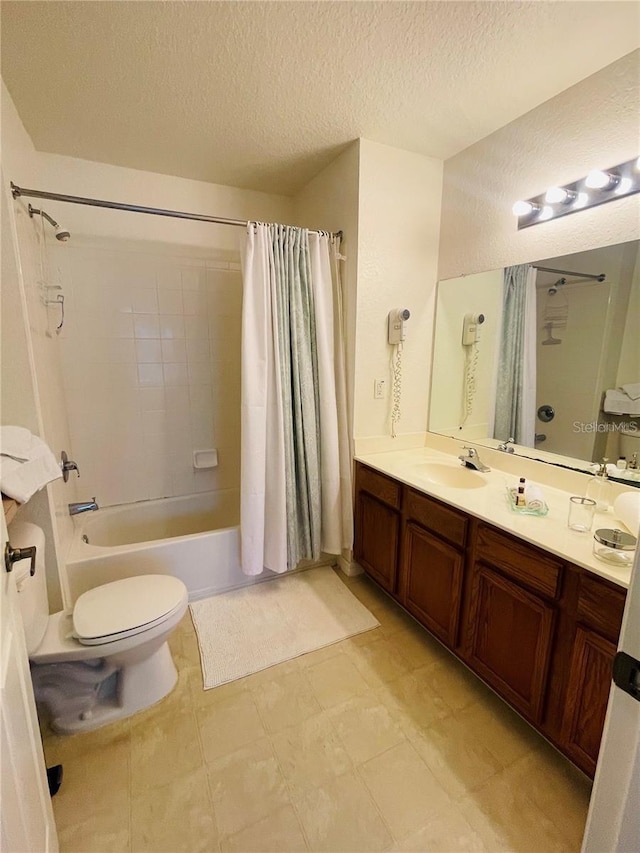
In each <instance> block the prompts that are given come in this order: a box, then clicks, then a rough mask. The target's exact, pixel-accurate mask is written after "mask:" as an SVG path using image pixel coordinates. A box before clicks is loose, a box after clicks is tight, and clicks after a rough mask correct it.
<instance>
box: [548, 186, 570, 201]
mask: <svg viewBox="0 0 640 853" xmlns="http://www.w3.org/2000/svg"><path fill="white" fill-rule="evenodd" d="M575 197H576V194H575V193H572V192H571V191H570V190H565V189H564V188H563V187H549V189H548V190H547V192H546V194H545V197H544V200H545V201H546V202H548V203H549V204H558V203H559V202H561V201H563V202H567V201H571V199H572V198H575Z"/></svg>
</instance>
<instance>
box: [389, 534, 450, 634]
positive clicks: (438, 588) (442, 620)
mask: <svg viewBox="0 0 640 853" xmlns="http://www.w3.org/2000/svg"><path fill="white" fill-rule="evenodd" d="M404 565H405V577H406V590H407V591H406V601H405V605H406V608H407V610H408V611H409V612H410V613H411V614H413V616H415V617H416V618H417V619H419V620H420V622H422V624H423V625H425V626H426V627H427V628H428V629H429V630H430V631H432V632H433V633H434V634H435V635H436V637H438V638H439V639H440V640H442V641H443V642H444V643H446V644H447V645H448V646H450V647H451V648H453V647H454V646H455V645H456V642H457V639H458V620H459V616H460V603H461V594H462V575H463V569H464V561H463V558H462V554H461V553H460V552H459V551H457V550H456V549H455V548H452V547H451V545H447V544H446V543H445V542H442V541H440V540H439V539H437V538H436V537H435V536H432V535H431V534H430V533H428V532H427V531H426V530H425V529H424V528H423V527H420V526H419V525H417V524H413V523H412V522H409V523H408V524H407V526H406V528H405V540H404Z"/></svg>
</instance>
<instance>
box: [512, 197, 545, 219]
mask: <svg viewBox="0 0 640 853" xmlns="http://www.w3.org/2000/svg"><path fill="white" fill-rule="evenodd" d="M534 210H540V205H539V204H534V203H533V202H531V201H517V202H516V203H515V204H514V205H513V207H512V208H511V211H512V213H513V215H514V216H528V215H529V214H530V213H533V212H534Z"/></svg>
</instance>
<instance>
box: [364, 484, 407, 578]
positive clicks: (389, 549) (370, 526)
mask: <svg viewBox="0 0 640 853" xmlns="http://www.w3.org/2000/svg"><path fill="white" fill-rule="evenodd" d="M399 535H400V516H399V515H398V513H397V512H394V510H392V509H390V508H389V507H388V506H386V505H385V504H383V503H381V502H380V501H379V500H377V499H376V498H374V497H373V496H372V495H370V494H369V493H368V492H364V491H360V492H358V508H357V513H356V549H355V555H356V559H357V560H358V562H360V563H361V564H362V567H363V569H364V570H365V571H366V572H367V574H370V575H371V577H372V578H373V579H374V580H376V581H378V583H379V584H380V586H381V587H383V589H386V590H387V592H391V593H394V592H395V591H396V582H397V577H398V563H397V561H398V538H399Z"/></svg>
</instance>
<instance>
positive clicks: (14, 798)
mask: <svg viewBox="0 0 640 853" xmlns="http://www.w3.org/2000/svg"><path fill="white" fill-rule="evenodd" d="M0 533H1V534H2V535H1V539H0V542H1V543H2V552H3V559H2V565H1V566H0V573H1V575H2V581H1V582H0V632H1V633H0V690H1V693H0V734H1V738H2V740H1V750H2V752H1V754H2V764H1V769H0V784H1V787H2V803H1V805H0V819H1V823H2V830H1V835H0V850H1V851H2V853H25V851H28V853H49V851H51V853H55V851H57V850H58V839H57V836H56V829H55V823H54V820H53V810H52V808H51V797H50V796H49V786H48V783H47V774H46V768H45V763H44V755H43V752H42V741H41V739H40V730H39V728H38V717H37V714H36V706H35V701H34V698H33V688H32V686H31V676H30V674H29V661H28V659H27V649H26V645H25V639H24V632H23V629H22V621H21V616H20V611H19V608H18V602H17V595H18V592H17V589H16V585H15V581H14V574H13V573H9V572H7V571H5V566H4V545H5V542H6V541H7V528H6V525H5V520H4V513H2V518H1V519H0Z"/></svg>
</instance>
